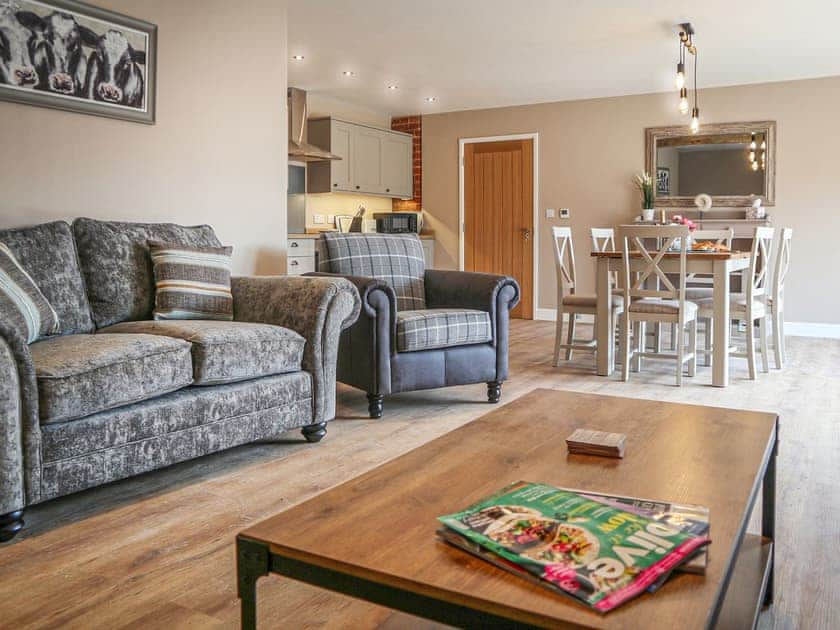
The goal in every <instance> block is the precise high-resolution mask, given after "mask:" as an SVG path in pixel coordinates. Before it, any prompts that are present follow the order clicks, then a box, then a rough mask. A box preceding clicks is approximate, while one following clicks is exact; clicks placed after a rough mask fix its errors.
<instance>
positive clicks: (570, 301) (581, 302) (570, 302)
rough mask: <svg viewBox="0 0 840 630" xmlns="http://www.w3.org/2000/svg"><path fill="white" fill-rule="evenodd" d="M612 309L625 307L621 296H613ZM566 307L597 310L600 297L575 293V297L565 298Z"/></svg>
mask: <svg viewBox="0 0 840 630" xmlns="http://www.w3.org/2000/svg"><path fill="white" fill-rule="evenodd" d="M611 297H612V307H613V308H622V307H623V306H624V297H623V296H621V295H616V294H615V293H613V294H612V296H611ZM563 305H564V306H585V307H591V308H595V307H596V306H597V305H598V296H596V295H586V294H579V293H575V294H574V295H564V296H563Z"/></svg>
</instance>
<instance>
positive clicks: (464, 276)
mask: <svg viewBox="0 0 840 630" xmlns="http://www.w3.org/2000/svg"><path fill="white" fill-rule="evenodd" d="M425 280H426V306H427V307H428V308H474V309H477V310H481V311H487V312H488V313H490V319H491V320H492V322H493V328H494V330H495V329H496V327H497V325H498V324H497V320H498V319H499V316H500V314H501V313H502V312H505V313H508V312H510V310H511V309H512V308H514V307H515V306H516V305H517V304H518V303H519V284H518V283H517V282H516V280H514V279H513V278H511V277H510V276H498V275H495V274H489V273H473V272H469V271H446V270H441V269H427V270H426V278H425ZM494 337H495V335H494Z"/></svg>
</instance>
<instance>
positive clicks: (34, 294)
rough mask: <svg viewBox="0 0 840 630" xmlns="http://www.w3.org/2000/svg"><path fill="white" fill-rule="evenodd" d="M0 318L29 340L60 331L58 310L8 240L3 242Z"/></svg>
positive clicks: (1, 246) (0, 271) (31, 341)
mask: <svg viewBox="0 0 840 630" xmlns="http://www.w3.org/2000/svg"><path fill="white" fill-rule="evenodd" d="M0 319H2V320H3V321H5V322H9V323H10V324H11V325H12V327H13V328H15V329H16V330H18V331H20V334H21V337H23V338H24V339H26V343H33V342H35V341H38V340H39V339H41V338H42V337H46V336H47V335H54V334H56V333H57V332H58V325H59V321H58V314H57V313H56V312H55V309H54V308H53V307H52V305H51V304H50V303H49V302H48V301H47V298H45V297H44V294H43V293H41V289H39V288H38V285H36V284H35V281H34V280H32V278H31V277H30V275H29V274H28V273H26V271H24V269H23V267H21V266H20V263H19V262H18V261H17V258H15V255H14V254H13V253H12V250H10V249H9V248H8V247H7V246H6V245H5V244H4V243H0Z"/></svg>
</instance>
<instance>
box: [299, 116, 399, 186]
mask: <svg viewBox="0 0 840 630" xmlns="http://www.w3.org/2000/svg"><path fill="white" fill-rule="evenodd" d="M308 140H309V142H310V143H311V144H314V145H316V146H318V147H320V148H322V149H325V150H327V151H330V152H331V153H335V154H336V155H340V156H341V158H342V159H340V160H330V161H323V162H310V163H309V165H308V167H307V170H308V180H309V181H308V184H309V186H308V190H309V192H310V193H325V192H353V193H358V194H365V195H382V196H384V197H397V198H400V199H411V197H412V196H413V195H414V177H413V170H414V169H413V166H414V165H413V149H412V137H411V134H407V133H401V132H398V131H391V130H389V129H378V128H376V127H369V126H367V125H358V124H355V123H349V122H346V121H343V120H337V119H335V118H319V119H315V120H310V121H309V128H308Z"/></svg>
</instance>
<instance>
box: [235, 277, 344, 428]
mask: <svg viewBox="0 0 840 630" xmlns="http://www.w3.org/2000/svg"><path fill="white" fill-rule="evenodd" d="M231 291H232V293H233V313H234V319H235V320H236V321H243V322H260V323H264V324H275V325H277V326H283V327H285V328H289V329H291V330H294V331H295V332H297V333H298V334H300V335H301V336H303V337H304V338H305V339H306V348H305V349H304V355H303V369H305V370H306V371H308V372H310V373H311V374H312V402H313V420H312V422H313V424H316V423H320V422H327V421H328V420H332V419H333V418H334V417H335V370H336V361H337V357H338V342H339V337H340V335H341V331H342V330H343V329H344V328H347V327H348V326H350V325H351V324H352V323H353V322H355V321H356V319H357V318H358V316H359V308H360V301H359V294H358V291H356V289H355V287H354V286H353V285H352V284H351V283H350V282H347V281H345V280H342V279H340V278H304V277H300V276H259V277H235V278H231Z"/></svg>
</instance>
